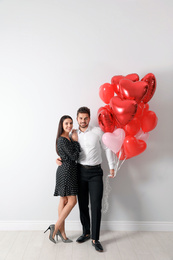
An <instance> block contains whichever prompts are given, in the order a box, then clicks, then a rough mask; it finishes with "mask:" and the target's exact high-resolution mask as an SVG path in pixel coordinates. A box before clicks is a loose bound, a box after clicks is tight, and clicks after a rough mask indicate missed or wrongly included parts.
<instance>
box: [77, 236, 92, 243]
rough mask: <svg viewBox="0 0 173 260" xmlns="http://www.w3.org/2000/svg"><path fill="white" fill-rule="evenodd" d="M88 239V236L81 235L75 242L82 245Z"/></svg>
mask: <svg viewBox="0 0 173 260" xmlns="http://www.w3.org/2000/svg"><path fill="white" fill-rule="evenodd" d="M88 239H90V235H87V236H86V235H82V236H80V237H78V239H77V240H76V242H78V243H83V242H85V241H87V240H88Z"/></svg>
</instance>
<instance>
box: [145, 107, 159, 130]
mask: <svg viewBox="0 0 173 260" xmlns="http://www.w3.org/2000/svg"><path fill="white" fill-rule="evenodd" d="M157 122H158V118H157V116H156V114H155V113H154V112H153V111H150V110H149V111H147V112H146V113H145V114H144V116H143V117H142V119H141V128H142V130H143V132H144V133H146V132H149V131H152V130H153V129H154V128H155V127H156V125H157Z"/></svg>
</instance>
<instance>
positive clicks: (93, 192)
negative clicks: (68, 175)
mask: <svg viewBox="0 0 173 260" xmlns="http://www.w3.org/2000/svg"><path fill="white" fill-rule="evenodd" d="M78 186H79V189H78V203H79V210H80V220H81V223H82V226H83V234H84V235H87V234H90V215H89V207H88V206H89V194H90V202H91V217H92V222H91V223H92V239H93V240H99V235H100V224H101V208H102V196H103V171H102V169H101V166H96V167H95V166H93V167H88V168H85V167H84V166H82V165H80V164H78Z"/></svg>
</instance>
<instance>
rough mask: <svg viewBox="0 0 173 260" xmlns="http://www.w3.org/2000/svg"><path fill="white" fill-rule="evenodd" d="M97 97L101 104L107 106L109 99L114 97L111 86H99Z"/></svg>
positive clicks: (106, 84)
mask: <svg viewBox="0 0 173 260" xmlns="http://www.w3.org/2000/svg"><path fill="white" fill-rule="evenodd" d="M99 96H100V98H101V100H103V102H105V103H106V104H109V101H110V99H111V98H112V97H113V96H114V88H113V85H111V84H109V83H105V84H103V85H101V86H100V88H99Z"/></svg>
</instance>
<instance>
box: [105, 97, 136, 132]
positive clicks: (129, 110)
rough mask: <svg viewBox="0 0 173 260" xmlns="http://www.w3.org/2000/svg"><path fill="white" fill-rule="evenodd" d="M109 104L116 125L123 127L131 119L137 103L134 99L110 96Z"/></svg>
mask: <svg viewBox="0 0 173 260" xmlns="http://www.w3.org/2000/svg"><path fill="white" fill-rule="evenodd" d="M110 106H111V108H112V110H113V112H114V115H115V117H116V126H117V127H123V126H125V125H126V124H127V123H129V122H130V121H131V120H132V119H133V117H134V116H135V113H136V111H137V106H138V105H137V103H136V101H134V100H122V99H121V98H120V97H117V96H115V97H113V98H111V100H110Z"/></svg>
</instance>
